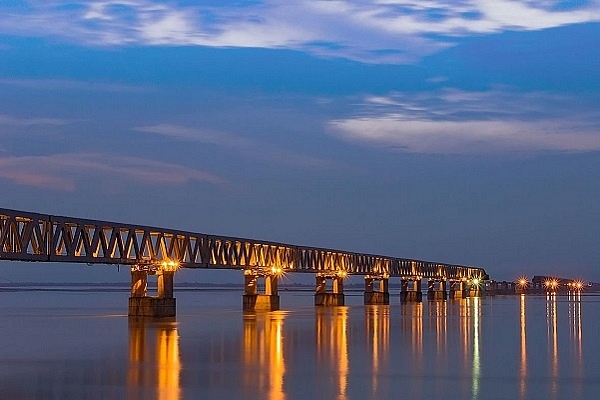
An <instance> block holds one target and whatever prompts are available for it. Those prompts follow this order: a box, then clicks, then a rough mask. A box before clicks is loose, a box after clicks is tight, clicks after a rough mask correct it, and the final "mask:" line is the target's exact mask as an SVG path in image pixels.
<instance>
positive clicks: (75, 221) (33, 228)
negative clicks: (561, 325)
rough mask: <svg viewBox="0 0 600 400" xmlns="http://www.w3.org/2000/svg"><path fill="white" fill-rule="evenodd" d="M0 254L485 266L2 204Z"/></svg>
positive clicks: (296, 267)
mask: <svg viewBox="0 0 600 400" xmlns="http://www.w3.org/2000/svg"><path fill="white" fill-rule="evenodd" d="M0 260H17V261H44V262H74V263H88V264H123V265H158V264H160V263H161V262H162V261H176V262H178V263H179V264H180V266H181V267H184V268H216V269H247V268H272V267H277V268H281V269H283V270H284V271H286V272H313V273H314V272H317V273H318V272H332V273H336V272H339V271H345V272H346V273H348V274H355V275H375V276H382V275H388V276H400V277H406V278H419V277H420V278H431V279H450V280H458V279H468V278H474V277H478V278H483V277H485V276H486V273H485V270H484V269H482V268H476V267H467V266H461V265H450V264H442V263H436V262H427V261H421V260H411V259H404V258H393V257H385V256H379V255H372V254H358V253H351V252H346V251H340V250H331V249H321V248H312V247H305V246H293V245H288V244H282V243H274V242H265V241H259V240H252V239H241V238H233V237H225V236H213V235H206V234H200V233H192V232H184V231H177V230H172V229H162V228H154V227H148V226H139V225H129V224H121V223H116V222H105V221H94V220H89V219H80V218H70V217H59V216H53V215H45V214H36V213H30V212H23V211H15V210H7V209H1V208H0Z"/></svg>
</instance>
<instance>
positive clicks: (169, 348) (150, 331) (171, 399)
mask: <svg viewBox="0 0 600 400" xmlns="http://www.w3.org/2000/svg"><path fill="white" fill-rule="evenodd" d="M180 372H181V361H180V358H179V334H178V332H177V324H176V323H175V321H174V320H170V321H165V320H161V321H156V320H150V319H143V318H140V319H136V318H130V320H129V371H128V375H127V385H128V387H129V395H128V398H131V399H143V398H145V394H144V393H143V392H144V389H145V388H147V387H152V386H154V385H156V389H157V398H158V399H160V400H176V399H179V398H180V397H181V389H180V386H179V374H180Z"/></svg>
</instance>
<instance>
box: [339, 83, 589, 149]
mask: <svg viewBox="0 0 600 400" xmlns="http://www.w3.org/2000/svg"><path fill="white" fill-rule="evenodd" d="M364 100H365V101H364V103H363V104H362V106H361V107H359V110H358V111H357V115H356V116H355V117H350V118H345V119H338V120H334V121H331V122H330V127H331V129H332V131H333V132H334V134H335V135H336V136H338V137H340V138H342V139H344V140H349V141H353V142H358V143H363V144H369V145H375V146H384V147H389V148H397V149H401V150H403V151H406V152H412V153H432V154H489V153H514V152H519V153H529V152H543V151H553V152H588V151H600V130H599V129H598V128H597V127H598V126H599V122H600V113H599V112H597V111H595V110H594V109H593V108H591V107H590V108H588V111H582V110H584V109H585V108H582V107H572V104H573V103H574V102H575V101H576V100H575V99H571V98H567V97H560V96H553V95H548V94H544V93H529V94H520V93H512V92H510V91H507V90H500V89H497V90H493V91H489V92H464V91H458V90H445V91H441V92H439V93H433V94H431V93H427V94H425V93H424V94H420V95H410V96H409V95H404V94H401V93H396V94H392V95H389V96H370V97H367V98H366V99H364ZM573 110H576V111H573Z"/></svg>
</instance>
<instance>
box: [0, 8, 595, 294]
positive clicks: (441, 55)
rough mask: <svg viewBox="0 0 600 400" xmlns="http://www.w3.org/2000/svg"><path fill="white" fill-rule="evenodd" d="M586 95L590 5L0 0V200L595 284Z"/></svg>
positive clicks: (81, 274)
mask: <svg viewBox="0 0 600 400" xmlns="http://www.w3.org/2000/svg"><path fill="white" fill-rule="evenodd" d="M599 105H600V2H599V1H584V0H579V1H578V0H573V1H553V0H527V1H518V0H510V1H508V0H492V1H485V0H481V1H473V0H453V1H445V0H420V1H394V0H373V1H367V0H356V1H341V0H340V1H335V0H331V1H318V0H310V1H309V0H295V1H293V2H290V1H287V0H267V1H259V0H256V1H228V0H206V1H189V0H187V1H151V0H122V1H112V0H97V1H58V0H33V1H20V0H4V1H2V2H1V3H0V188H1V190H0V197H1V201H0V207H1V208H10V209H17V210H25V211H33V212H39V213H46V214H54V215H67V216H73V217H81V218H89V219H99V220H108V221H119V222H124V223H133V224H140V225H151V226H159V227H165V228H173V229H180V230H189V231H193V232H201V233H210V234H218V235H227V236H237V237H248V238H255V239H264V240H270V241H276V242H284V243H291V244H299V245H307V246H315V247H327V248H335V249H341V250H348V251H355V252H365V253H374V254H382V255H389V256H395V257H404V258H417V259H423V260H428V261H438V262H445V263H454V264H461V265H470V266H477V267H483V268H485V269H486V271H487V272H488V273H489V274H490V276H491V278H493V279H497V280H514V279H516V278H517V277H518V276H520V275H526V276H529V277H532V276H533V275H557V276H562V277H567V278H581V279H584V280H589V281H600V246H598V240H599V239H600V201H599V199H600V184H599V183H600V128H599V127H600V107H599ZM181 274H182V275H183V276H182V278H181V279H183V280H187V281H221V280H226V281H229V280H234V281H235V280H237V279H238V278H239V281H240V282H241V276H238V275H235V276H233V275H231V273H224V272H209V271H184V272H182V273H181ZM237 274H239V273H237ZM115 279H116V280H119V281H127V280H128V276H127V272H126V271H125V272H123V271H121V272H120V273H119V274H117V272H116V268H114V267H110V268H107V267H104V266H94V267H82V266H81V265H54V266H50V265H41V264H40V265H38V264H28V263H18V262H0V282H2V281H56V280H58V281H71V280H72V281H78V280H81V281H110V280H115ZM292 280H293V279H292Z"/></svg>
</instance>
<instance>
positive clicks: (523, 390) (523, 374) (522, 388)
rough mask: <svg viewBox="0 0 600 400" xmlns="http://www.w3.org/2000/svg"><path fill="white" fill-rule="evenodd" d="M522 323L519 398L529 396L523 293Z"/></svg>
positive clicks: (523, 296) (522, 297)
mask: <svg viewBox="0 0 600 400" xmlns="http://www.w3.org/2000/svg"><path fill="white" fill-rule="evenodd" d="M519 314H520V325H521V362H520V368H519V378H520V381H519V398H520V399H525V398H526V397H527V330H526V326H525V322H526V316H527V315H526V313H525V295H524V294H522V295H521V303H520V313H519Z"/></svg>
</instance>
